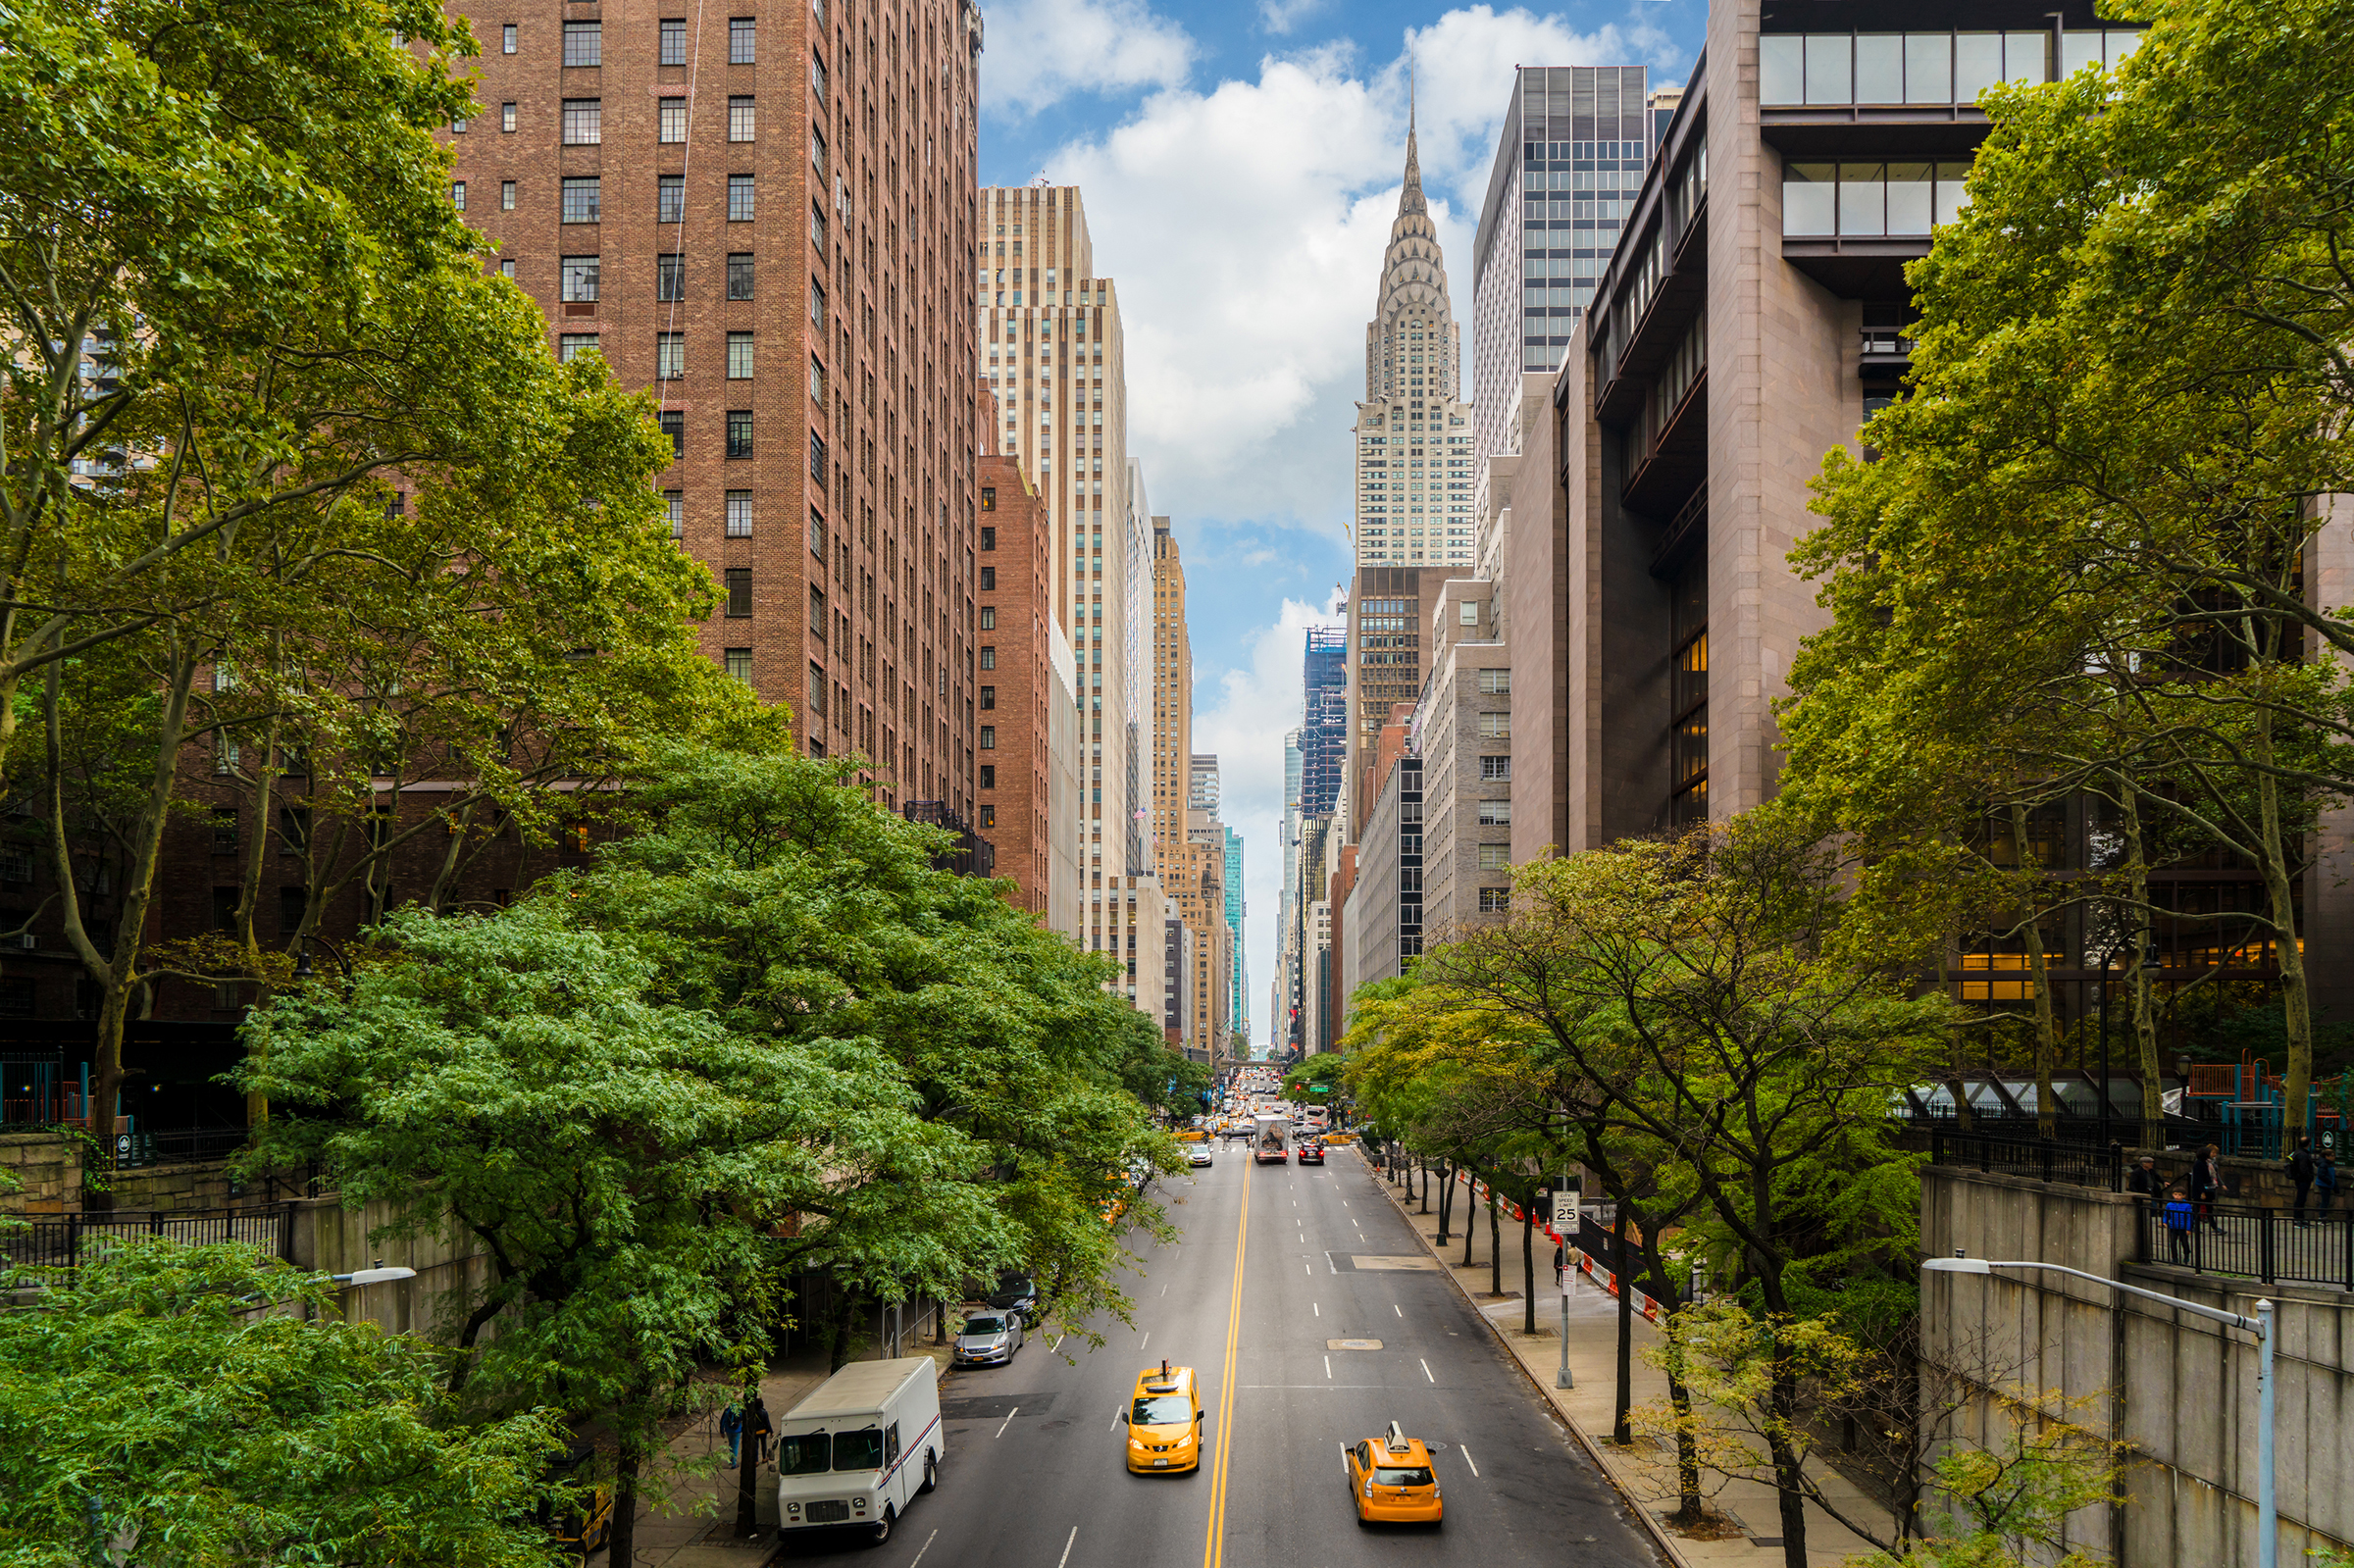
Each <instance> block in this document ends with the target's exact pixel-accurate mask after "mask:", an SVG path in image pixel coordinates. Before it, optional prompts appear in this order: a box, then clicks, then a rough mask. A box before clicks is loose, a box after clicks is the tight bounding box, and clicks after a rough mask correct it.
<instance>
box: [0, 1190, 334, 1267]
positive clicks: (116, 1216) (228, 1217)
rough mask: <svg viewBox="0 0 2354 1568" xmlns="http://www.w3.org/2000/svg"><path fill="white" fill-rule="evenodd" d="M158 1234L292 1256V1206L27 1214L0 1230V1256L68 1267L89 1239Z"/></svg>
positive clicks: (170, 1238)
mask: <svg viewBox="0 0 2354 1568" xmlns="http://www.w3.org/2000/svg"><path fill="white" fill-rule="evenodd" d="M140 1237H160V1238H161V1239H164V1240H167V1241H172V1242H175V1243H177V1244H179V1245H181V1246H211V1245H215V1244H218V1243H220V1242H224V1241H241V1242H244V1243H246V1244H247V1245H249V1246H252V1247H254V1248H255V1249H257V1250H259V1251H263V1252H266V1253H268V1254H269V1255H271V1256H272V1257H276V1258H281V1259H283V1260H284V1261H286V1262H289V1263H290V1262H292V1261H293V1259H294V1205H293V1204H292V1203H290V1202H283V1203H274V1204H271V1205H269V1206H268V1207H266V1208H262V1207H254V1208H220V1209H108V1210H100V1211H95V1212H92V1213H87V1214H61V1215H39V1216H32V1217H28V1218H27V1219H26V1221H25V1222H24V1223H23V1226H22V1228H20V1229H10V1230H0V1259H5V1260H6V1261H7V1262H8V1263H9V1264H13V1265H15V1266H16V1267H19V1268H33V1269H71V1268H77V1267H78V1266H79V1265H80V1263H81V1259H82V1253H83V1251H84V1249H85V1248H87V1247H89V1246H90V1245H92V1244H93V1243H95V1244H99V1245H104V1244H106V1243H108V1242H119V1241H128V1240H133V1239H137V1238H140Z"/></svg>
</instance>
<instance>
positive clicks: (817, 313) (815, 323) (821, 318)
mask: <svg viewBox="0 0 2354 1568" xmlns="http://www.w3.org/2000/svg"><path fill="white" fill-rule="evenodd" d="M809 325H810V326H812V327H814V328H816V329H818V330H819V331H820V332H823V331H824V330H825V329H826V291H825V289H823V288H822V287H820V286H819V285H818V281H817V279H816V278H810V279H809Z"/></svg>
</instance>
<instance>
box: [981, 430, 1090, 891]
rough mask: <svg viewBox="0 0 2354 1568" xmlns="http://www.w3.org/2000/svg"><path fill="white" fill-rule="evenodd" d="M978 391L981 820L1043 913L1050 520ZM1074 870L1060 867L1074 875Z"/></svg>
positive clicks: (1048, 795)
mask: <svg viewBox="0 0 2354 1568" xmlns="http://www.w3.org/2000/svg"><path fill="white" fill-rule="evenodd" d="M981 396H982V403H981V408H982V413H983V417H982V426H981V456H980V459H979V472H978V476H977V477H978V481H979V490H980V497H981V500H980V507H981V522H980V540H981V550H980V556H981V582H980V604H981V626H980V633H979V634H980V638H981V668H980V675H979V677H978V679H979V682H980V703H981V747H980V751H981V762H980V784H979V788H980V802H981V804H980V822H979V827H980V830H981V832H982V834H983V835H985V836H987V837H988V839H989V840H990V842H991V843H993V844H995V845H996V846H997V857H998V858H997V867H998V875H999V876H1001V877H1011V878H1012V879H1013V880H1014V881H1015V882H1016V883H1018V884H1020V885H1021V889H1022V890H1021V900H1020V901H1021V905H1022V907H1023V908H1024V909H1028V910H1030V911H1032V912H1033V913H1036V914H1039V915H1045V914H1046V913H1047V912H1048V907H1049V897H1050V895H1051V892H1052V890H1053V886H1054V866H1053V853H1052V847H1051V842H1050V839H1049V832H1050V823H1051V818H1050V815H1049V814H1050V810H1051V806H1052V784H1051V772H1052V768H1053V746H1052V735H1051V731H1052V725H1051V723H1050V719H1051V715H1052V712H1053V706H1052V705H1053V703H1054V701H1055V695H1054V693H1055V688H1056V686H1057V685H1058V684H1059V683H1058V681H1057V680H1056V677H1055V671H1054V660H1053V658H1052V656H1051V653H1050V650H1049V640H1050V639H1051V638H1052V636H1053V635H1054V632H1053V617H1054V601H1053V598H1052V596H1051V594H1050V592H1049V587H1050V585H1051V583H1052V582H1053V577H1052V572H1053V559H1052V553H1051V550H1050V548H1049V546H1050V544H1051V539H1050V537H1049V527H1050V519H1049V516H1048V514H1047V508H1046V502H1045V499H1044V497H1042V496H1041V495H1040V494H1039V490H1038V486H1037V485H1035V484H1033V483H1032V482H1031V481H1030V478H1029V476H1028V475H1027V474H1026V473H1024V472H1023V468H1022V461H1021V459H1020V457H1018V456H1017V455H1015V454H1013V453H1011V452H1007V451H1002V450H1000V449H999V443H998V441H997V439H996V437H995V430H996V420H995V418H994V415H995V411H996V407H997V399H996V397H995V396H994V395H992V394H991V393H989V392H988V391H986V390H985V391H983V392H982V394H981ZM1061 700H1062V701H1064V702H1065V703H1067V702H1068V701H1069V700H1070V698H1069V697H1068V695H1067V694H1065V695H1064V696H1063V697H1062V699H1061ZM1075 871H1076V868H1075V867H1074V868H1072V871H1071V872H1066V873H1065V875H1066V876H1070V877H1072V880H1073V881H1074V883H1075V881H1076V878H1075Z"/></svg>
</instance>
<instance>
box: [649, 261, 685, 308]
mask: <svg viewBox="0 0 2354 1568" xmlns="http://www.w3.org/2000/svg"><path fill="white" fill-rule="evenodd" d="M686 297H687V258H686V257H684V256H681V255H679V254H678V253H677V252H675V251H674V252H672V253H671V254H670V255H668V256H656V257H655V258H654V298H655V300H656V301H658V302H662V303H670V302H673V301H677V300H682V299H685V298H686Z"/></svg>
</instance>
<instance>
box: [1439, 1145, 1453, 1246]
mask: <svg viewBox="0 0 2354 1568" xmlns="http://www.w3.org/2000/svg"><path fill="white" fill-rule="evenodd" d="M1454 1199H1455V1167H1454V1166H1452V1165H1450V1164H1449V1163H1448V1162H1447V1161H1445V1160H1441V1161H1439V1241H1438V1244H1439V1245H1441V1246H1445V1245H1446V1244H1447V1211H1448V1205H1449V1204H1450V1203H1451V1202H1453V1201H1454Z"/></svg>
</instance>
